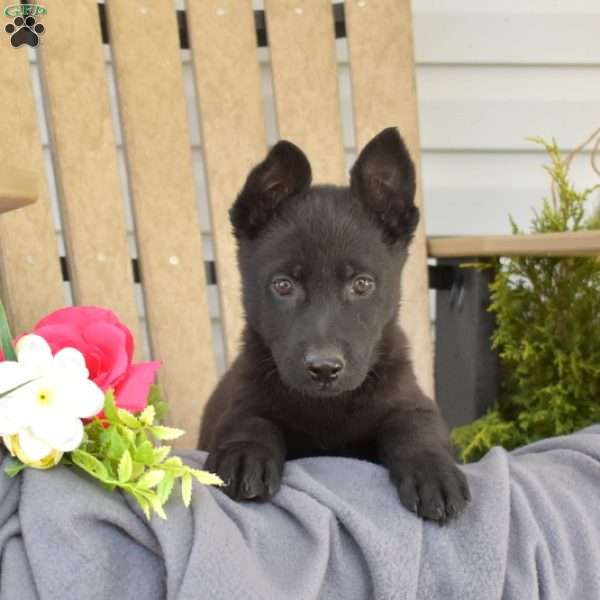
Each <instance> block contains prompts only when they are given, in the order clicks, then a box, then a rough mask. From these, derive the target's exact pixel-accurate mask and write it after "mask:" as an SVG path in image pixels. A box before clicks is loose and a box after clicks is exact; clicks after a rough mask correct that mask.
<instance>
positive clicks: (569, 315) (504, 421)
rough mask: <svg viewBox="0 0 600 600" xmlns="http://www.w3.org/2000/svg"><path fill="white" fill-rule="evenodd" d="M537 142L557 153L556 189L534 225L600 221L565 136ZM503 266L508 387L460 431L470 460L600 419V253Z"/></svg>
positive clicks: (502, 340)
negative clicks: (578, 180)
mask: <svg viewBox="0 0 600 600" xmlns="http://www.w3.org/2000/svg"><path fill="white" fill-rule="evenodd" d="M534 141H535V142H536V143H538V144H542V145H543V146H544V147H545V149H546V151H547V152H548V155H549V157H550V165H549V166H547V167H545V168H546V170H547V171H548V173H549V174H550V177H551V178H552V182H553V198H552V201H549V200H546V201H545V202H544V205H543V208H542V211H541V213H540V214H536V215H535V217H534V219H533V221H532V231H533V232H536V233H542V232H560V231H581V230H585V229H599V228H600V209H599V210H598V211H596V213H595V214H594V215H593V216H592V217H591V218H590V217H587V218H586V203H587V201H588V200H589V196H590V194H591V193H592V192H593V191H594V189H596V188H597V187H599V186H594V187H592V188H588V189H584V190H582V191H577V190H576V189H575V187H574V186H573V184H572V183H571V182H570V180H569V177H568V171H569V164H570V159H567V160H565V159H563V158H562V157H561V154H560V151H559V149H558V147H557V146H556V143H554V142H553V143H548V142H545V141H544V140H542V139H540V138H536V139H534ZM599 208H600V207H599ZM511 224H512V230H513V233H520V232H519V230H518V228H517V226H516V225H515V223H514V221H512V219H511ZM599 235H600V234H599ZM495 267H496V269H497V275H496V277H495V280H494V282H493V283H492V284H491V286H490V289H491V297H492V303H491V306H490V310H491V311H493V312H494V313H495V314H496V319H497V328H496V331H495V332H494V334H493V336H492V344H493V347H494V348H496V349H497V350H498V352H499V354H500V359H501V364H502V393H501V399H500V402H499V404H498V406H497V407H496V408H494V409H493V410H492V411H490V412H489V413H488V414H487V415H485V416H484V417H482V418H480V419H478V420H476V421H474V422H473V423H470V424H468V425H465V426H463V427H459V428H457V429H455V430H454V431H453V432H452V438H453V441H454V442H455V444H456V445H457V446H458V447H459V448H460V450H461V456H462V458H463V460H465V461H472V460H476V459H478V458H480V457H481V456H483V455H484V454H485V453H486V452H487V451H488V450H489V449H490V448H491V447H492V446H495V445H501V446H504V447H505V448H507V449H512V448H515V447H517V446H520V445H523V444H526V443H530V442H533V441H535V440H538V439H541V438H545V437H549V436H554V435H563V434H567V433H571V432H573V431H575V430H577V429H580V428H581V427H584V426H586V425H590V424H592V423H594V422H598V421H600V262H599V261H598V260H597V259H596V258H586V257H570V258H558V257H515V258H510V259H506V260H502V261H496V263H495Z"/></svg>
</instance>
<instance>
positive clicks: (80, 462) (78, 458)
mask: <svg viewBox="0 0 600 600" xmlns="http://www.w3.org/2000/svg"><path fill="white" fill-rule="evenodd" d="M71 457H72V459H73V462H74V463H75V464H76V465H77V466H78V467H81V468H82V469H83V470H84V471H87V472H88V473H90V474H91V475H93V476H94V477H96V478H98V479H101V480H107V479H109V476H108V471H107V470H106V467H105V466H104V464H103V463H102V462H100V461H99V460H98V459H97V458H96V457H95V456H93V455H92V454H90V453H89V452H85V451H83V450H80V449H77V450H73V452H72V453H71Z"/></svg>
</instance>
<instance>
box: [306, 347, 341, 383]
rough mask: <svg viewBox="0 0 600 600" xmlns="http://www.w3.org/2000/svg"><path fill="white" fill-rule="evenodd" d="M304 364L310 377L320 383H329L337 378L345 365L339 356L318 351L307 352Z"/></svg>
mask: <svg viewBox="0 0 600 600" xmlns="http://www.w3.org/2000/svg"><path fill="white" fill-rule="evenodd" d="M304 364H305V365H306V370H307V371H308V373H309V375H310V377H311V379H313V380H314V381H319V382H321V383H329V382H330V381H334V380H335V379H337V378H338V375H339V374H340V373H341V372H342V370H343V369H344V366H345V365H344V361H343V359H342V357H341V356H339V355H336V354H330V353H328V354H320V353H318V352H309V353H308V354H307V355H306V356H305V357H304Z"/></svg>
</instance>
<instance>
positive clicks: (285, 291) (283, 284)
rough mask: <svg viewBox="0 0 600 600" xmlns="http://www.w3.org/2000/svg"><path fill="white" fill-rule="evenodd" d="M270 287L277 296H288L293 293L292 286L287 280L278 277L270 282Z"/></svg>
mask: <svg viewBox="0 0 600 600" xmlns="http://www.w3.org/2000/svg"><path fill="white" fill-rule="evenodd" d="M271 287H272V288H273V290H274V291H275V293H276V294H277V295H279V296H289V295H290V294H291V293H292V292H293V291H294V284H293V282H292V281H290V280H289V279H285V278H284V277H279V278H277V279H274V280H273V281H272V282H271Z"/></svg>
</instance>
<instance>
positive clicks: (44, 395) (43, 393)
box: [37, 390, 52, 406]
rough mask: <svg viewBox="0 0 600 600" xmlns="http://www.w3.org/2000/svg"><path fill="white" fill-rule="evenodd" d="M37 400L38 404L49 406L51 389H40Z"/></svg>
mask: <svg viewBox="0 0 600 600" xmlns="http://www.w3.org/2000/svg"><path fill="white" fill-rule="evenodd" d="M37 401H38V404H39V405H40V406H50V404H51V403H52V390H40V391H39V392H38V395H37Z"/></svg>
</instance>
